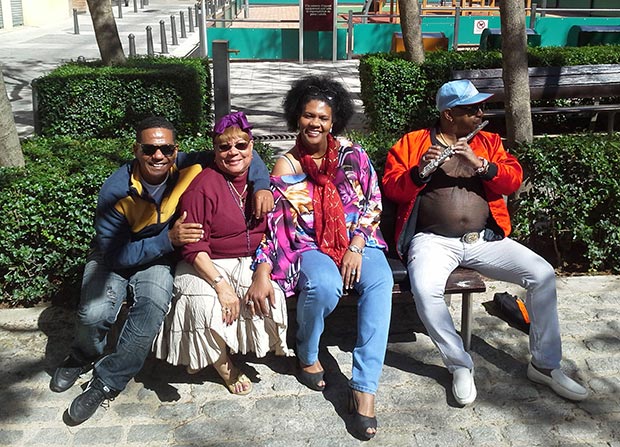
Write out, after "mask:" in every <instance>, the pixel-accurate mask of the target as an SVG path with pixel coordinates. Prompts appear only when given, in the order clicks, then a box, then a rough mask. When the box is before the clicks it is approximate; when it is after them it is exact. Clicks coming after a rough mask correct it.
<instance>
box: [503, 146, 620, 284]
mask: <svg viewBox="0 0 620 447" xmlns="http://www.w3.org/2000/svg"><path fill="white" fill-rule="evenodd" d="M515 152H516V156H517V157H518V158H519V161H520V162H521V164H522V166H523V168H524V171H525V174H526V175H525V182H524V188H523V192H521V193H520V194H519V196H518V199H517V200H516V202H515V206H516V213H514V214H513V224H514V237H516V238H518V239H520V240H521V241H523V242H524V243H525V244H526V245H528V246H530V247H532V248H535V249H536V250H537V251H539V252H541V253H542V254H543V255H545V257H547V258H548V260H550V261H551V262H552V263H553V264H554V265H555V266H556V267H558V268H560V269H564V270H569V271H603V270H609V271H613V272H614V273H618V272H620V251H619V250H618V247H619V246H620V202H619V201H618V197H620V180H618V177H617V176H615V175H610V173H613V172H614V170H615V168H616V166H618V164H619V163H620V135H619V134H615V135H612V136H609V135H583V136H560V137H555V138H549V137H545V138H541V139H537V140H536V141H534V142H533V143H532V144H530V145H523V146H520V147H518V148H517V149H515Z"/></svg>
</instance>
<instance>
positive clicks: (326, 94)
mask: <svg viewBox="0 0 620 447" xmlns="http://www.w3.org/2000/svg"><path fill="white" fill-rule="evenodd" d="M306 95H307V96H320V97H323V98H327V100H328V101H332V100H333V99H334V97H335V96H336V93H335V92H333V91H331V90H329V89H322V88H319V87H317V86H316V85H309V86H308V87H307V88H306Z"/></svg>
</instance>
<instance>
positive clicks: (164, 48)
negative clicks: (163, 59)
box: [159, 20, 168, 54]
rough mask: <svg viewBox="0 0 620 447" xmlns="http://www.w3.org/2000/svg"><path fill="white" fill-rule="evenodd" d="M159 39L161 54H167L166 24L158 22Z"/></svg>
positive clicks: (161, 21)
mask: <svg viewBox="0 0 620 447" xmlns="http://www.w3.org/2000/svg"><path fill="white" fill-rule="evenodd" d="M159 37H160V40H161V53H162V54H168V42H166V22H164V21H163V20H160V21H159Z"/></svg>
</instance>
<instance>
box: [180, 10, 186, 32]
mask: <svg viewBox="0 0 620 447" xmlns="http://www.w3.org/2000/svg"><path fill="white" fill-rule="evenodd" d="M179 25H180V26H181V39H185V38H186V37H187V33H186V32H185V12H184V11H179Z"/></svg>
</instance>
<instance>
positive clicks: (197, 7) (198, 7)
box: [194, 3, 200, 26]
mask: <svg viewBox="0 0 620 447" xmlns="http://www.w3.org/2000/svg"><path fill="white" fill-rule="evenodd" d="M199 12H200V6H198V3H196V4H195V5H194V15H195V16H196V26H198V25H199V22H198V13H199Z"/></svg>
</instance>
